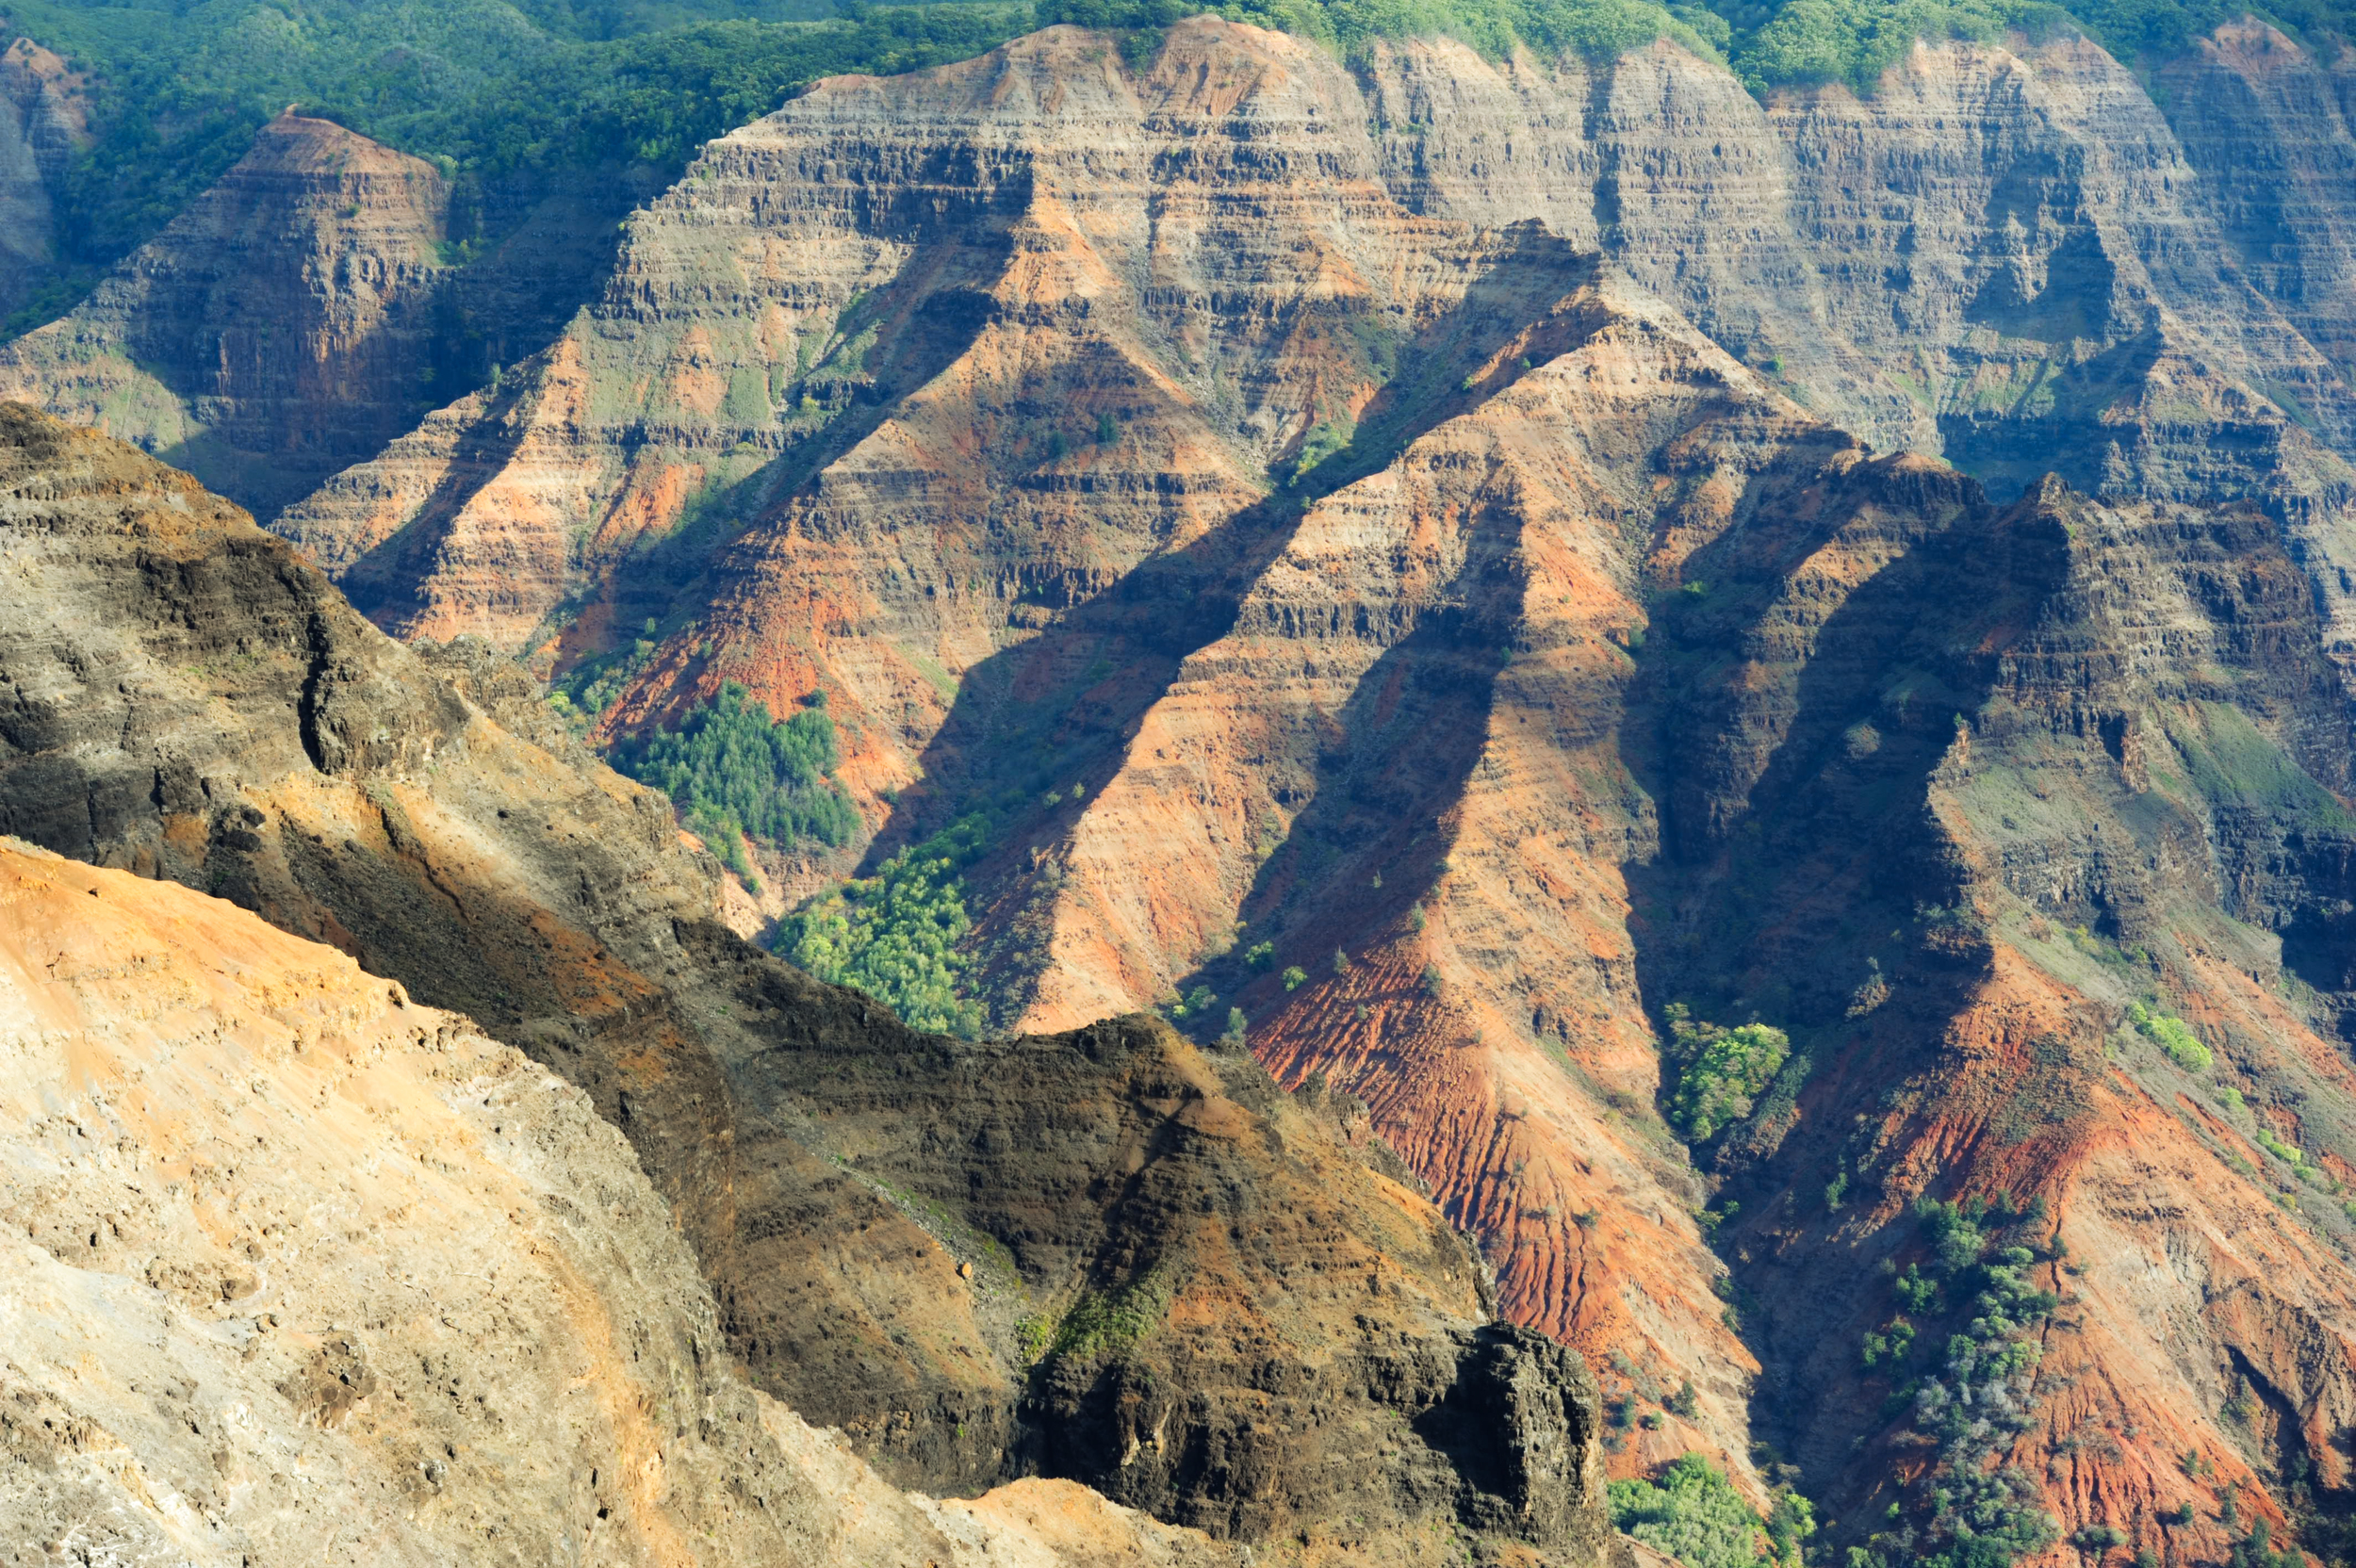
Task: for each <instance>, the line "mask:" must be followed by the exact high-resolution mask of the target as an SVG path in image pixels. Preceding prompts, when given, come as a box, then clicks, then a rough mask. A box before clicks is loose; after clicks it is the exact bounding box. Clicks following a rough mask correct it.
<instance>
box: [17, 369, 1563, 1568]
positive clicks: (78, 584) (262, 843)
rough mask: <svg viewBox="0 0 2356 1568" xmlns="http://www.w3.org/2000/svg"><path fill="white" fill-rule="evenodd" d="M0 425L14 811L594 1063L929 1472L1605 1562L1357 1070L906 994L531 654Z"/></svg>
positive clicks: (1518, 1353) (774, 1292) (1325, 1534)
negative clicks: (627, 752) (748, 921)
mask: <svg viewBox="0 0 2356 1568" xmlns="http://www.w3.org/2000/svg"><path fill="white" fill-rule="evenodd" d="M0 433H5V437H6V439H5V442H4V443H0V562H4V563H5V565H0V571H5V572H6V573H7V575H8V580H9V581H10V582H11V583H12V584H14V585H15V586H16V587H17V589H18V592H17V593H15V594H13V595H12V596H10V598H9V600H8V611H7V613H6V616H5V618H4V619H0V829H5V830H7V831H9V832H13V833H16V834H19V835H21V836H23V837H25V838H26V839H29V840H33V841H39V842H41V843H43V844H45V845H46V846H47V847H50V848H52V849H54V850H57V851H59V852H61V853H69V854H73V855H75V856H77V857H79V858H86V859H89V860H91V861H96V862H100V863H104V864H108V865H113V866H118V867H123V868H128V869H130V870H132V871H135V872H137V873H138V874H141V875H144V876H149V877H159V878H165V879H170V880H176V881H180V882H185V883H187V884H189V885H190V886H192V887H196V888H200V889H204V890H209V891H212V892H215V893H218V894H219V895H221V897H223V898H226V899H229V900H232V901H234V902H235V903H237V904H238V905H241V906H243V907H247V908H249V909H252V910H254V911H256V912H258V913H260V914H262V915H263V916H265V917H266V918H268V919H269V920H270V921H271V922H272V923H275V924H276V925H278V926H280V927H282V928H283V929H286V930H288V931H291V932H294V933H297V934H299V935H302V936H303V937H306V938H311V939H318V940H321V941H324V942H328V943H331V944H333V945H335V946H336V947H340V948H342V949H344V950H345V951H346V952H347V953H350V954H352V956H355V957H357V958H358V960H359V961H360V962H361V963H362V964H363V965H364V966H365V967H366V968H367V969H368V970H369V971H370V972H374V973H377V974H380V975H384V976H388V977H390V978H392V979H397V980H399V981H401V982H402V983H403V984H404V985H405V986H406V987H407V988H408V992H409V994H411V995H414V996H415V997H417V1000H418V1002H419V1003H420V1004H424V1005H452V1006H464V1007H465V1008H466V1011H467V1012H468V1013H469V1014H470V1015H471V1016H472V1017H474V1018H475V1019H476V1020H477V1021H479V1022H480V1023H481V1024H482V1025H483V1027H485V1028H486V1029H487V1030H489V1031H490V1032H492V1033H493V1034H494V1035H496V1036H497V1037H500V1038H502V1039H504V1040H506V1041H508V1042H509V1043H511V1044H514V1045H516V1046H519V1047H521V1048H522V1049H523V1050H524V1051H525V1052H527V1053H528V1054H530V1055H531V1056H532V1058H533V1059H535V1060H536V1061H538V1062H540V1063H542V1064H544V1065H545V1066H547V1067H549V1068H552V1069H553V1070H555V1071H556V1072H557V1073H558V1074H560V1075H561V1076H562V1077H563V1078H564V1079H566V1080H569V1081H570V1082H571V1083H572V1084H573V1085H576V1086H579V1088H580V1089H581V1090H583V1091H585V1093H586V1096H587V1100H588V1103H590V1104H591V1105H593V1106H594V1107H595V1109H596V1110H597V1113H598V1114H600V1115H601V1116H603V1117H604V1118H605V1119H607V1120H608V1121H610V1122H611V1123H612V1124H614V1126H616V1127H618V1128H619V1129H620V1130H621V1132H622V1133H623V1134H624V1135H626V1136H627V1137H628V1138H629V1139H630V1145H631V1147H632V1148H633V1149H634V1151H635V1152H636V1153H637V1155H638V1157H639V1159H640V1161H641V1162H643V1164H644V1167H645V1169H646V1174H647V1175H648V1176H649V1177H650V1178H651V1180H652V1183H653V1185H654V1187H655V1189H656V1190H657V1191H658V1192H660V1193H661V1194H662V1195H663V1199H664V1200H665V1201H667V1203H668V1204H669V1206H670V1209H671V1212H672V1214H673V1215H674V1216H675V1217H676V1219H677V1222H678V1224H679V1228H680V1230H681V1231H682V1232H683V1233H684V1234H685V1236H686V1237H687V1239H688V1240H689V1241H690V1242H691V1243H692V1244H693V1245H694V1248H695V1255H696V1258H697V1260H698V1261H699V1262H700V1264H701V1266H702V1269H703V1272H704V1274H705V1276H706V1278H707V1279H709V1281H710V1282H711V1285H712V1290H713V1291H714V1293H715V1294H716V1295H717V1297H718V1300H719V1310H720V1324H721V1328H722V1331H723V1334H724V1340H723V1341H718V1342H712V1343H711V1350H712V1354H714V1355H716V1354H717V1353H718V1351H719V1349H720V1346H721V1344H723V1343H725V1345H726V1347H727V1348H728V1350H729V1351H731V1352H733V1354H734V1355H735V1356H736V1357H737V1358H738V1359H739V1361H740V1363H741V1364H743V1365H744V1367H745V1369H746V1370H747V1371H748V1372H749V1374H750V1375H751V1377H752V1379H753V1380H754V1382H755V1383H756V1385H757V1386H759V1387H761V1388H763V1389H765V1390H767V1391H768V1392H771V1393H774V1394H776V1395H777V1396H778V1397H781V1398H784V1399H786V1400H787V1401H788V1402H789V1403H790V1404H791V1405H792V1406H793V1407H794V1409H795V1410H796V1411H798V1412H801V1413H805V1414H807V1415H809V1416H810V1418H812V1419H814V1420H819V1421H823V1422H826V1423H827V1424H829V1425H834V1426H839V1427H841V1428H843V1429H845V1431H846V1432H847V1433H848V1435H849V1438H850V1441H851V1442H852V1444H853V1446H855V1447H856V1448H857V1449H858V1451H859V1452H860V1453H861V1454H863V1455H865V1456H868V1457H869V1458H871V1459H872V1460H873V1461H874V1462H875V1464H876V1466H877V1467H878V1468H879V1469H880V1470H881V1471H882V1472H883V1473H884V1474H885V1475H886V1476H887V1477H889V1478H893V1479H895V1480H897V1481H899V1482H901V1483H902V1484H916V1483H922V1484H924V1485H925V1486H927V1487H928V1488H932V1489H936V1490H946V1491H979V1490H981V1489H983V1488H985V1487H987V1486H990V1485H991V1484H992V1483H994V1482H996V1481H999V1480H1001V1479H1004V1478H1011V1477H1017V1476H1024V1475H1041V1474H1044V1475H1050V1476H1058V1477H1065V1478H1077V1479H1081V1480H1085V1481H1088V1482H1089V1483H1091V1484H1093V1485H1095V1486H1097V1487H1099V1488H1101V1489H1102V1490H1103V1491H1104V1493H1106V1494H1108V1495H1114V1496H1116V1497H1119V1498H1125V1499H1129V1500H1131V1501H1132V1502H1134V1503H1135V1504H1136V1505H1137V1506H1138V1507H1140V1508H1143V1509H1146V1510H1148V1511H1153V1513H1155V1514H1157V1515H1159V1516H1161V1517H1164V1518H1166V1519H1169V1520H1170V1521H1172V1522H1175V1523H1181V1524H1192V1525H1197V1526H1200V1527H1202V1528H1203V1529H1204V1530H1206V1531H1208V1532H1210V1533H1211V1534H1212V1535H1214V1536H1218V1537H1221V1538H1229V1539H1235V1540H1239V1541H1244V1542H1262V1543H1265V1542H1268V1541H1271V1540H1274V1539H1277V1538H1280V1537H1281V1538H1282V1539H1284V1540H1285V1541H1288V1542H1290V1543H1291V1544H1292V1547H1293V1548H1294V1550H1295V1553H1296V1555H1297V1556H1298V1557H1299V1558H1300V1559H1301V1560H1303V1561H1310V1562H1314V1561H1323V1560H1350V1561H1361V1560H1373V1561H1390V1560H1397V1561H1422V1560H1432V1554H1434V1553H1437V1552H1441V1551H1442V1550H1443V1549H1444V1548H1446V1546H1447V1544H1448V1543H1449V1542H1451V1541H1453V1540H1455V1539H1456V1538H1457V1535H1458V1532H1460V1531H1461V1532H1465V1534H1466V1535H1467V1537H1468V1538H1469V1539H1476V1540H1485V1541H1488V1542H1490V1543H1491V1544H1493V1545H1494V1546H1495V1547H1496V1549H1497V1550H1498V1551H1499V1552H1502V1553H1504V1554H1505V1555H1506V1556H1508V1557H1513V1556H1514V1555H1516V1554H1518V1555H1519V1556H1520V1557H1522V1558H1526V1559H1529V1560H1533V1561H1547V1562H1559V1563H1563V1564H1585V1563H1591V1562H1593V1561H1595V1560H1596V1557H1597V1555H1598V1552H1599V1550H1600V1544H1601V1539H1602V1526H1601V1512H1600V1510H1601V1501H1602V1498H1601V1490H1602V1483H1601V1458H1600V1447H1599V1441H1598V1440H1599V1436H1600V1419H1599V1409H1598V1402H1597V1399H1596V1396H1595V1386H1594V1383H1593V1380H1592V1379H1591V1378H1590V1377H1589V1375H1588V1373H1587V1371H1586V1369H1585V1368H1584V1366H1582V1365H1581V1364H1580V1363H1579V1359H1578V1358H1577V1357H1576V1356H1575V1355H1573V1354H1571V1353H1570V1352H1568V1351H1566V1350H1564V1349H1563V1348H1562V1347H1560V1346H1558V1345H1555V1344H1552V1343H1550V1342H1548V1341H1546V1339H1544V1338H1543V1337H1542V1336H1539V1335H1536V1334H1533V1333H1531V1332H1530V1331H1527V1330H1521V1329H1515V1328H1511V1327H1507V1326H1504V1325H1501V1324H1497V1323H1496V1322H1494V1321H1492V1316H1493V1315H1492V1312H1491V1298H1490V1297H1489V1295H1488V1294H1487V1283H1486V1276H1485V1272H1484V1270H1483V1267H1482V1266H1481V1261H1480V1259H1479V1257H1478V1255H1477V1254H1476V1253H1475V1252H1474V1251H1473V1250H1471V1249H1470V1248H1469V1246H1468V1245H1467V1244H1466V1243H1465V1242H1464V1239H1463V1238H1462V1237H1461V1236H1459V1235H1458V1234H1457V1233H1455V1232H1453V1231H1452V1230H1451V1229H1450V1228H1449V1227H1448V1224H1447V1222H1446V1221H1445V1220H1444V1219H1443V1218H1442V1217H1441V1216H1440V1215H1439V1213H1438V1212H1437V1211H1436V1210H1435V1209H1434V1208H1433V1207H1432V1204H1431V1203H1430V1202H1429V1201H1428V1200H1426V1199H1425V1198H1424V1197H1423V1196H1422V1195H1421V1194H1420V1193H1419V1192H1418V1191H1417V1190H1416V1188H1415V1184H1414V1182H1413V1178H1412V1177H1410V1176H1408V1174H1407V1173H1406V1171H1405V1170H1404V1169H1403V1168H1400V1167H1399V1166H1398V1164H1397V1162H1396V1159H1395V1157H1393V1156H1391V1155H1390V1154H1389V1153H1388V1152H1387V1151H1386V1150H1385V1149H1384V1148H1383V1146H1382V1145H1381V1144H1380V1143H1378V1142H1374V1141H1372V1140H1370V1139H1369V1138H1368V1136H1367V1126H1366V1118H1365V1113H1364V1108H1363V1107H1360V1106H1355V1105H1354V1103H1352V1102H1350V1101H1349V1100H1348V1099H1347V1098H1346V1097H1328V1096H1313V1097H1309V1098H1308V1099H1305V1100H1303V1101H1301V1102H1298V1103H1297V1102H1296V1101H1295V1100H1294V1099H1293V1098H1291V1097H1288V1096H1285V1095H1284V1094H1283V1093H1281V1092H1280V1091H1278V1090H1277V1089H1276V1088H1275V1087H1274V1086H1273V1085H1272V1084H1271V1083H1270V1082H1269V1080H1268V1077H1267V1074H1266V1073H1265V1071H1264V1070H1262V1069H1261V1068H1259V1067H1258V1066H1257V1065H1256V1064H1255V1063H1253V1062H1252V1060H1251V1059H1250V1058H1249V1057H1248V1056H1245V1055H1242V1054H1236V1053H1227V1054H1205V1053H1203V1052H1202V1051H1200V1050H1198V1049H1197V1048H1196V1047H1195V1046H1193V1045H1192V1044H1190V1043H1188V1042H1187V1041H1186V1040H1184V1039H1182V1038H1180V1037H1178V1036H1176V1035H1175V1034H1174V1033H1172V1032H1171V1031H1170V1029H1168V1028H1167V1026H1165V1025H1163V1024H1161V1023H1159V1022H1158V1021H1153V1020H1151V1019H1132V1020H1125V1021H1115V1022H1111V1023H1106V1024H1100V1025H1096V1026H1093V1027H1091V1028H1088V1029H1084V1030H1080V1031H1077V1032H1074V1033H1072V1034H1069V1035H1065V1036H1062V1037H1053V1038H1043V1039H1041V1038H1025V1039H1014V1040H1005V1041H1000V1042H995V1043H992V1044H989V1045H974V1044H970V1043H965V1042H957V1041H949V1040H942V1039H939V1038H934V1037H926V1036H923V1035H920V1034H917V1033H915V1032H913V1031H910V1030H908V1029H906V1028H904V1027H902V1026H900V1025H899V1024H898V1023H897V1021H894V1020H892V1019H891V1018H890V1016H889V1015H888V1014H886V1013H885V1012H884V1011H883V1010H882V1009H881V1008H879V1007H877V1006H875V1005H874V1004H872V1003H870V1002H868V1001H867V1000H866V999H864V998H862V997H859V996H858V995H856V994H855V993H849V992H843V991H837V990H832V989H829V988H825V987H821V986H818V985H816V984H814V983H813V982H811V981H810V979H809V978H808V977H807V976H804V975H802V974H800V973H799V972H795V971H793V970H791V969H789V968H787V967H786V966H785V965H783V964H781V963H779V962H777V960H775V959H774V958H771V957H769V956H766V955H765V954H762V953H761V952H760V951H759V950H757V949H754V948H752V947H750V946H748V945H746V944H745V943H744V942H743V941H741V940H740V939H737V938H736V937H735V936H733V935H732V934H731V933H730V932H729V931H728V929H727V928H726V927H725V926H723V925H721V924H720V923H718V922H717V921H716V920H715V919H714V918H713V916H712V910H713V907H714V905H715V903H716V901H717V900H716V891H715V887H714V882H715V877H714V871H715V870H716V868H715V867H714V866H713V865H712V862H711V860H710V859H709V858H708V857H704V856H701V855H699V854H694V853H691V852H690V851H689V850H688V849H687V848H686V847H684V845H683V844H682V841H681V838H680V835H679V834H678V832H677V830H676V829H675V828H674V827H673V825H672V824H671V820H670V814H669V811H668V809H667V808H666V807H665V806H664V805H663V802H662V800H661V797H659V796H657V795H654V794H652V793H651V792H646V791H643V790H641V789H639V788H637V787H636V786H633V785H631V784H630V783H628V782H627V781H625V780H623V779H621V778H619V777H617V776H614V774H612V773H610V772H607V771H606V770H605V769H603V768H602V767H600V766H599V765H597V763H595V762H594V761H592V760H590V759H588V758H587V757H586V756H585V755H584V754H582V753H581V750H580V748H579V746H578V744H577V743H574V742H573V741H572V740H571V739H570V737H569V735H568V734H567V733H566V732H565V731H564V727H562V726H561V725H558V724H556V723H555V722H554V721H553V720H552V718H551V717H550V716H549V713H548V709H547V708H546V706H545V705H544V704H543V703H542V702H541V701H540V700H539V698H538V696H537V694H536V692H534V691H533V690H532V688H531V685H530V683H529V682H528V681H526V680H525V679H524V678H522V677H520V676H519V675H517V674H516V673H515V671H514V670H513V669H512V667H507V666H503V665H502V664H501V663H500V662H499V661H497V660H495V659H492V658H490V657H488V656H487V655H484V654H483V653H482V651H481V650H480V649H475V650H471V651H470V650H468V649H467V648H465V647H459V648H454V649H450V650H444V651H442V652H441V653H439V654H438V655H437V656H436V657H435V658H434V660H432V661H428V660H427V659H425V658H423V657H421V656H420V655H419V654H417V653H415V652H412V651H411V650H408V649H405V648H403V647H401V645H397V644H395V643H393V642H391V641H390V640H389V639H387V638H385V637H384V635H383V634H382V633H381V632H378V631H377V630H376V629H374V628H372V627H370V626H368V623H366V622H365V621H364V620H362V619H361V618H360V617H359V616H358V615H357V614H355V613H353V612H352V609H351V608H350V606H349V605H347V604H346V603H344V602H343V600H342V599H341V598H340V597H339V596H337V595H336V594H335V590H334V589H333V588H332V587H330V586H329V585H328V583H327V581H326V580H325V579H324V578H323V577H322V576H321V575H320V574H319V572H318V570H317V569H316V568H314V567H312V566H310V565H309V564H306V563H304V562H303V560H302V559H301V558H300V557H299V556H298V555H297V554H296V553H295V552H294V550H293V549H292V548H291V547H288V546H287V545H286V544H285V543H283V542H282V541H279V540H277V539H274V538H272V537H270V536H269V535H266V534H264V533H262V532H260V531H258V530H256V529H255V528H254V526H253V524H252V523H251V521H250V520H249V519H247V518H246V516H245V515H243V514H242V513H240V512H238V511H237V509H236V508H234V507H231V506H229V505H228V504H227V503H225V502H222V501H221V500H219V499H218V498H214V497H211V496H209V495H207V494H205V492H204V491H203V490H201V489H200V488H199V487H197V486H196V484H195V483H194V482H192V481H190V480H188V479H187V478H186V477H185V476H182V475H178V474H175V473H173V472H172V471H171V470H169V469H166V468H163V467H162V466H159V465H157V464H155V463H154V462H152V461H151V460H149V459H146V458H144V457H141V456H139V454H138V453H136V452H134V451H132V450H131V449H128V448H126V447H123V445H121V444H119V443H116V442H113V441H110V440H107V439H106V438H104V437H100V436H97V435H94V434H91V433H87V432H79V431H73V430H70V429H68V428H66V427H64V426H61V425H59V424H57V423H56V422H55V421H52V420H49V419H47V418H45V417H42V416H40V415H38V414H35V413H33V412H32V411H30V410H27V409H24V408H21V407H14V406H10V407H6V408H0ZM516 1070H518V1071H520V1070H521V1069H520V1067H518V1068H517V1069H516ZM567 1103H569V1102H567ZM575 1201H579V1200H575ZM712 1375H713V1376H716V1375H717V1374H716V1373H715V1374H712ZM1179 1391H1183V1397H1175V1396H1176V1395H1177V1393H1178V1392H1179ZM1108 1517H1109V1516H1108ZM1173 1549H1174V1548H1173Z"/></svg>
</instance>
